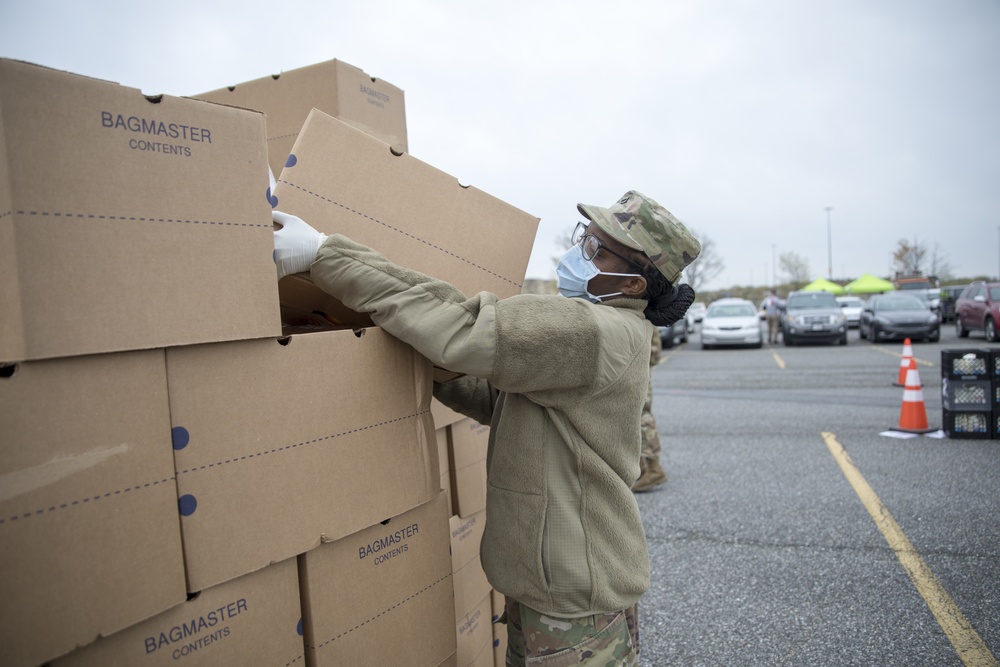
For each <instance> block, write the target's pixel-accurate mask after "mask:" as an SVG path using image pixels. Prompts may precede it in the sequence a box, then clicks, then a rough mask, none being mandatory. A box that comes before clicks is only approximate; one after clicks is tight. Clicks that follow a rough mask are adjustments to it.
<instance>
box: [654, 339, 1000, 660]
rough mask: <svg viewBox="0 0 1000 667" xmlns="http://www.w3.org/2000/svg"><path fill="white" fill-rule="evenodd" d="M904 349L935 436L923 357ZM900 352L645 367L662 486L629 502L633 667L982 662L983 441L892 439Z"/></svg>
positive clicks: (987, 490)
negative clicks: (636, 535)
mask: <svg viewBox="0 0 1000 667" xmlns="http://www.w3.org/2000/svg"><path fill="white" fill-rule="evenodd" d="M990 345H991V344H989V343H986V341H985V340H984V339H983V337H982V336H981V335H980V336H979V337H978V338H977V337H975V335H973V337H971V338H968V339H957V338H956V337H955V329H954V326H952V325H945V326H943V328H942V337H941V341H940V342H939V343H918V342H914V343H913V355H914V358H915V359H916V360H917V362H918V367H919V375H920V380H921V385H922V390H921V392H922V395H923V398H924V404H925V409H926V412H927V416H928V421H929V422H930V425H931V426H932V427H940V426H941V420H942V411H941V397H940V390H941V377H940V376H941V369H940V359H941V350H942V349H949V348H973V347H979V348H982V347H987V348H988V347H990ZM901 353H902V344H901V343H880V344H878V345H872V344H871V343H869V342H868V341H863V340H860V339H859V338H858V334H857V330H852V331H851V333H850V341H849V344H848V345H847V346H846V347H844V346H827V345H819V346H796V347H784V346H783V345H780V344H779V345H777V346H768V345H766V344H765V346H764V347H763V348H762V349H713V350H702V349H700V344H699V340H698V334H697V333H695V334H692V335H691V336H690V340H689V342H688V343H686V344H681V345H678V346H676V347H675V348H673V349H671V350H666V351H664V357H663V361H662V363H661V364H660V365H659V366H657V367H656V368H655V369H654V370H653V383H654V394H653V409H654V414H655V416H656V419H657V423H658V427H659V431H660V437H661V443H662V446H663V452H662V454H661V461H662V463H663V467H664V469H665V470H666V471H667V473H668V475H669V479H668V481H667V483H666V484H665V485H663V486H661V487H659V488H657V489H655V490H654V491H652V492H648V493H644V494H639V495H637V496H636V497H637V500H638V503H639V507H640V510H641V512H642V514H643V520H644V524H645V527H646V532H647V540H648V543H649V551H650V559H651V564H652V585H651V588H650V590H649V592H648V593H647V594H646V595H645V596H644V598H643V600H642V602H641V603H640V619H641V620H640V631H641V643H642V652H641V664H642V665H649V666H654V665H655V666H660V665H689V666H693V665H712V666H715V665H830V666H834V665H835V666H838V667H843V666H845V665H866V666H867V665H880V666H888V665H901V666H902V665H906V666H912V665H933V666H936V667H937V666H948V665H956V666H960V665H963V664H964V665H997V660H996V656H1000V511H998V510H1000V440H951V439H934V438H930V437H927V436H920V437H914V438H912V439H895V438H890V437H886V436H884V435H880V433H883V432H885V431H888V430H890V429H892V428H893V427H896V426H898V425H900V416H901V415H900V412H901V407H902V399H903V391H904V390H903V388H902V387H898V386H895V385H894V382H895V381H896V380H897V378H898V371H899V362H900V357H901Z"/></svg>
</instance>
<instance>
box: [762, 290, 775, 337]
mask: <svg viewBox="0 0 1000 667" xmlns="http://www.w3.org/2000/svg"><path fill="white" fill-rule="evenodd" d="M764 317H765V318H766V319H767V342H768V343H770V344H771V345H774V344H776V343H777V342H778V294H777V293H776V292H775V291H774V290H773V289H772V290H771V292H770V293H769V294H768V295H767V298H766V299H764Z"/></svg>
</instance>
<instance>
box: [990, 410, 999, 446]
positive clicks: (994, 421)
mask: <svg viewBox="0 0 1000 667" xmlns="http://www.w3.org/2000/svg"><path fill="white" fill-rule="evenodd" d="M990 419H991V421H990V437H991V438H993V439H994V440H1000V410H994V411H993V416H992V417H990Z"/></svg>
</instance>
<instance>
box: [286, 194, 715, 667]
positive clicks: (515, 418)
mask: <svg viewBox="0 0 1000 667" xmlns="http://www.w3.org/2000/svg"><path fill="white" fill-rule="evenodd" d="M577 209H578V210H579V212H580V213H581V214H582V215H583V216H584V217H585V218H586V219H587V222H585V223H580V224H578V225H577V228H576V231H575V233H574V235H573V242H574V245H573V246H572V247H571V248H570V249H569V250H568V251H567V252H566V253H565V255H563V257H562V258H561V259H560V260H559V264H558V267H557V275H558V281H559V292H560V294H558V295H539V294H520V295H515V296H512V297H509V298H505V299H501V298H499V297H497V296H496V295H494V294H489V293H486V292H480V293H479V294H475V295H471V296H470V295H465V294H463V293H462V292H461V291H459V290H458V289H457V288H455V287H454V286H452V285H450V284H448V283H446V282H443V281H440V280H437V279H435V278H432V277H430V276H427V275H425V274H423V273H419V272H416V271H412V270H409V269H406V268H404V267H402V266H399V265H397V264H394V263H392V262H390V261H388V260H387V259H386V258H385V257H384V256H383V255H381V254H380V253H378V252H377V251H375V250H373V249H371V248H368V247H366V246H364V245H361V244H358V243H355V242H353V241H351V240H350V239H348V238H347V237H345V236H343V235H341V234H333V235H331V236H329V237H328V236H326V235H324V234H321V233H320V232H318V231H317V230H315V229H313V228H312V227H310V226H309V225H308V224H307V223H306V222H304V221H302V220H301V219H299V218H296V217H295V216H291V215H288V214H285V213H281V212H279V211H275V212H274V214H273V217H274V220H275V222H277V223H279V224H280V225H282V228H281V229H279V230H278V231H276V232H275V234H274V240H275V261H276V263H277V266H278V277H279V278H280V277H282V276H284V275H287V274H290V273H299V272H303V271H309V272H310V278H311V279H312V281H313V282H314V283H315V284H316V285H318V286H319V287H320V288H322V289H323V290H325V291H326V292H328V293H329V294H331V295H333V296H335V297H336V298H338V299H340V300H341V301H342V302H343V303H344V304H345V305H346V306H347V307H349V308H351V309H353V310H355V311H357V312H363V313H368V314H369V315H370V316H371V319H372V321H373V322H375V323H376V324H377V325H378V326H380V327H382V328H383V329H384V330H385V331H387V332H388V333H390V334H392V335H393V336H396V337H397V338H399V339H400V340H402V341H404V342H406V343H409V344H410V345H412V346H413V347H414V348H416V349H417V350H418V351H419V352H421V353H422V354H423V355H424V356H426V357H427V358H428V359H430V360H431V361H432V362H434V363H435V364H436V365H438V366H440V367H442V368H446V369H449V370H451V371H454V372H457V373H463V374H464V375H463V376H462V377H459V378H458V379H455V380H452V381H450V382H446V383H440V384H435V386H434V395H435V396H436V397H437V398H438V399H439V400H441V401H442V402H443V403H444V404H445V405H447V406H449V407H451V408H452V409H454V410H456V411H458V412H460V413H462V414H464V415H467V416H469V417H472V418H473V419H476V420H477V421H479V422H480V423H482V424H488V425H490V439H489V446H488V451H487V497H486V525H485V528H484V535H483V539H482V544H481V547H480V555H481V561H482V564H483V569H484V570H485V572H486V576H487V578H488V579H489V581H490V584H491V585H492V586H493V587H494V588H495V589H496V590H497V591H499V592H500V593H503V594H504V596H505V597H506V611H505V614H504V617H505V620H506V622H507V628H508V649H507V664H508V665H523V664H525V661H526V660H528V659H532V658H539V657H542V656H547V657H546V660H547V661H551V660H559V659H561V658H562V657H565V658H567V659H568V660H569V661H570V662H572V664H581V665H602V666H603V665H635V664H638V652H639V635H638V617H637V605H638V602H639V599H640V598H641V597H642V595H643V593H645V591H646V590H647V588H648V587H649V556H648V551H647V546H646V538H645V534H644V532H643V526H642V520H641V517H640V515H639V508H638V505H637V504H636V501H635V498H634V496H633V495H632V491H631V487H632V484H633V483H634V482H635V480H636V478H637V477H638V476H639V457H640V449H641V442H642V437H641V432H640V425H641V419H640V417H641V413H642V406H643V400H644V398H645V394H646V390H647V386H648V384H649V354H650V350H649V341H650V337H651V336H652V333H653V327H654V325H657V324H661V323H663V324H668V323H669V324H672V323H673V322H676V321H677V320H679V319H681V318H682V317H683V316H684V313H685V312H686V310H687V308H688V306H689V305H690V304H691V302H692V301H694V290H692V289H691V287H690V286H688V285H677V284H676V283H677V281H678V279H679V278H680V276H681V272H682V271H683V270H684V267H686V266H687V265H688V264H690V263H691V262H692V261H694V259H695V258H696V257H697V256H698V253H699V252H700V250H701V246H700V244H699V243H698V241H697V240H696V239H695V238H694V236H692V234H691V233H690V232H689V231H688V229H687V228H686V227H685V226H684V225H683V224H682V223H681V222H680V221H679V220H677V218H675V217H674V216H673V215H672V214H671V213H670V212H669V211H667V210H666V209H665V208H663V207H662V206H661V205H660V204H658V203H657V202H656V201H654V200H653V199H651V198H649V197H647V196H645V195H643V194H641V193H639V192H636V191H630V192H628V193H626V194H625V195H624V196H623V197H622V198H621V199H619V200H618V201H617V202H616V203H615V204H613V205H611V206H610V207H608V208H603V207H599V206H591V205H584V204H579V205H578V206H577ZM567 297H569V298H567ZM557 655H558V656H560V657H556V656H557ZM560 664H562V663H560Z"/></svg>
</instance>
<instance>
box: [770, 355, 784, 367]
mask: <svg viewBox="0 0 1000 667" xmlns="http://www.w3.org/2000/svg"><path fill="white" fill-rule="evenodd" d="M771 356H772V357H774V363H776V364H778V368H784V367H785V360H784V359H782V358H781V357H779V356H778V353H777V352H771Z"/></svg>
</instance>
